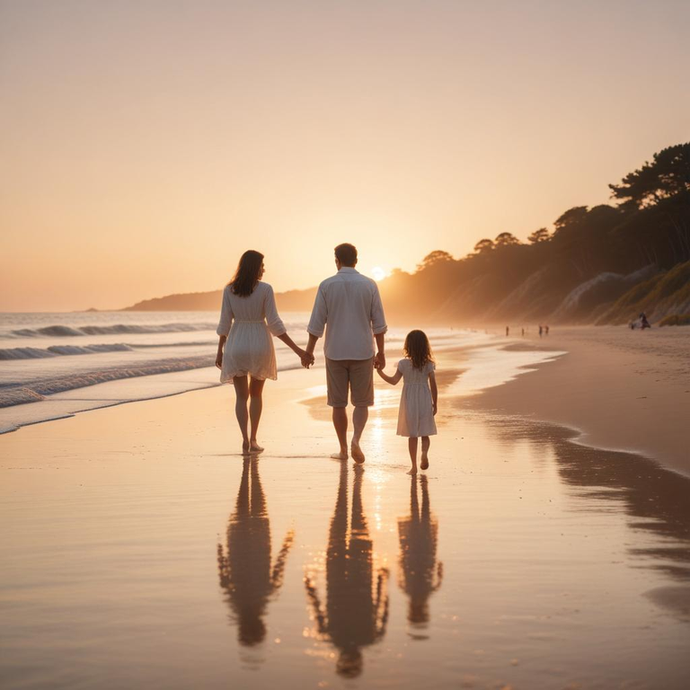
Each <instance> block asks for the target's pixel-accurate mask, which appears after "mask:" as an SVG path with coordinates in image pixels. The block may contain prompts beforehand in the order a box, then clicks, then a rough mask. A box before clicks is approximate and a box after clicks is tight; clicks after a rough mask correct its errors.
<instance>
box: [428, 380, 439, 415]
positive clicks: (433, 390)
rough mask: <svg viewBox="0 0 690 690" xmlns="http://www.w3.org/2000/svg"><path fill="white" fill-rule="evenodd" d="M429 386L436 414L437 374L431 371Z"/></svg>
mask: <svg viewBox="0 0 690 690" xmlns="http://www.w3.org/2000/svg"><path fill="white" fill-rule="evenodd" d="M429 386H430V387H431V402H432V403H433V404H434V414H436V412H438V386H437V385H436V374H434V372H433V371H430V372H429Z"/></svg>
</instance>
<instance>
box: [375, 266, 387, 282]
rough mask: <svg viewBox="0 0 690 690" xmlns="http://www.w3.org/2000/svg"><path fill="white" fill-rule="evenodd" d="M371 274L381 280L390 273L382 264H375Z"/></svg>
mask: <svg viewBox="0 0 690 690" xmlns="http://www.w3.org/2000/svg"><path fill="white" fill-rule="evenodd" d="M371 275H372V277H373V278H374V280H376V281H379V280H383V279H384V278H385V277H386V276H387V275H388V274H387V273H386V272H385V271H384V270H383V269H382V268H381V266H374V268H372V269H371Z"/></svg>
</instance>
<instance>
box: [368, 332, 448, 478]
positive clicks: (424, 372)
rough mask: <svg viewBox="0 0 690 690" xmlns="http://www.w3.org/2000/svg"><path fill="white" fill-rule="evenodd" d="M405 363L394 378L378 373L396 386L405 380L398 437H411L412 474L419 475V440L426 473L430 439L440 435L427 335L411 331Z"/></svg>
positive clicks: (409, 440)
mask: <svg viewBox="0 0 690 690" xmlns="http://www.w3.org/2000/svg"><path fill="white" fill-rule="evenodd" d="M403 354H404V355H405V359H401V360H400V361H399V362H398V369H397V371H396V372H395V374H393V376H387V375H386V374H384V373H383V371H382V370H381V369H377V370H376V371H378V373H379V376H380V377H381V378H382V379H383V380H384V381H388V383H390V384H392V385H394V386H395V384H396V383H398V381H400V379H401V378H402V379H403V391H402V395H401V396H400V412H399V413H398V436H407V437H408V447H409V449H410V460H411V461H412V469H411V470H410V472H409V473H410V474H416V473H417V439H418V438H419V437H420V436H421V439H422V469H423V470H425V469H427V468H428V467H429V455H428V453H429V446H430V445H431V442H430V441H429V436H433V435H435V434H436V422H435V421H434V415H435V414H436V410H437V404H438V388H437V387H436V377H435V375H434V369H435V368H436V367H435V365H434V360H433V356H432V354H431V345H429V339H428V338H427V337H426V333H424V331H410V332H409V333H408V334H407V337H406V338H405V345H404V346H403Z"/></svg>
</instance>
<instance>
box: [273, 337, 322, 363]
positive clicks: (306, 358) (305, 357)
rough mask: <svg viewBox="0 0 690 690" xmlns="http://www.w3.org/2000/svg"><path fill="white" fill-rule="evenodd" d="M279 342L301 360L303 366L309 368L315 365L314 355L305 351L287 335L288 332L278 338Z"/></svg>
mask: <svg viewBox="0 0 690 690" xmlns="http://www.w3.org/2000/svg"><path fill="white" fill-rule="evenodd" d="M277 337H278V339H279V340H282V341H283V342H284V343H285V344H286V345H287V346H288V347H289V348H290V349H291V350H292V351H293V352H294V353H295V354H296V355H297V356H298V357H299V358H300V359H301V360H302V366H303V367H307V368H309V366H310V365H312V364H314V355H310V354H309V353H308V352H307V351H306V350H303V349H302V348H301V347H300V346H299V345H297V343H295V341H294V340H293V339H292V338H291V337H290V336H289V335H288V334H287V332H285V333H283V334H282V335H279V336H277Z"/></svg>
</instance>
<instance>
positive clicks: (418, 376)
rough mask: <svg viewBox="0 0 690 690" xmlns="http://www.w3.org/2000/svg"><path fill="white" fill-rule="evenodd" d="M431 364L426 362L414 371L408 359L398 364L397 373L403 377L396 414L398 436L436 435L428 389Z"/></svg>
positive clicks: (432, 406) (432, 407) (432, 366)
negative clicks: (398, 408)
mask: <svg viewBox="0 0 690 690" xmlns="http://www.w3.org/2000/svg"><path fill="white" fill-rule="evenodd" d="M435 368H436V367H435V366H434V363H433V362H427V363H426V364H425V365H424V366H423V367H422V368H421V369H416V368H415V367H414V365H413V364H412V361H411V360H409V359H401V360H400V361H399V362H398V371H399V372H400V373H401V374H402V377H403V389H402V395H401V396H400V412H399V413H398V436H409V437H411V438H418V437H419V436H433V435H434V434H436V422H435V421H434V404H433V401H432V399H431V389H430V388H429V374H430V373H431V372H432V371H433V370H434V369H435Z"/></svg>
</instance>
